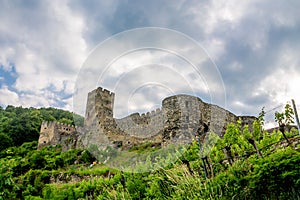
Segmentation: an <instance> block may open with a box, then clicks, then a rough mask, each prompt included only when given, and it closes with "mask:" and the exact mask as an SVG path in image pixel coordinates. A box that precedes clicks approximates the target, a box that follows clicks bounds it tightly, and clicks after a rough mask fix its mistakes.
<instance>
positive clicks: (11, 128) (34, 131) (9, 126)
mask: <svg viewBox="0 0 300 200" xmlns="http://www.w3.org/2000/svg"><path fill="white" fill-rule="evenodd" d="M43 120H45V121H59V122H62V123H67V124H73V125H74V124H76V125H83V117H81V116H79V115H74V117H73V113H71V112H68V111H63V110H60V109H56V108H40V109H36V108H22V107H14V106H7V107H6V108H5V109H3V108H2V107H0V151H1V150H3V149H4V148H7V147H9V146H20V145H22V144H23V143H24V142H31V141H37V140H38V138H39V132H40V127H41V123H42V121H43Z"/></svg>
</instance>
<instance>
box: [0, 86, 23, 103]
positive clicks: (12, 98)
mask: <svg viewBox="0 0 300 200" xmlns="http://www.w3.org/2000/svg"><path fill="white" fill-rule="evenodd" d="M0 96H1V102H0V104H4V105H20V102H19V96H18V94H17V93H15V92H12V91H10V90H9V89H8V87H7V86H2V87H1V88H0Z"/></svg>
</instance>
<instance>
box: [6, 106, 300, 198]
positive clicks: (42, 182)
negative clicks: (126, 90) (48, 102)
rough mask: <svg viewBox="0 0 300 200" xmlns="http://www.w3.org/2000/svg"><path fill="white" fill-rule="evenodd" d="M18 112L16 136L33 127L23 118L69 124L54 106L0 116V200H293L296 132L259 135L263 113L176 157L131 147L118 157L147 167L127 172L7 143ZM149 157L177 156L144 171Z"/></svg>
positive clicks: (75, 155) (298, 163)
mask: <svg viewBox="0 0 300 200" xmlns="http://www.w3.org/2000/svg"><path fill="white" fill-rule="evenodd" d="M7 109H8V110H7ZM9 110H11V111H9ZM18 110H19V112H20V113H19V114H20V115H21V113H24V115H27V116H28V118H27V119H28V120H29V121H24V124H25V125H26V124H27V125H28V126H24V127H25V128H26V129H23V130H22V131H24V130H34V128H33V127H35V124H37V122H36V121H34V122H31V121H30V120H41V119H51V118H52V117H53V118H54V119H55V120H63V121H65V122H67V121H68V120H71V118H68V117H67V116H66V115H64V114H62V113H61V114H60V115H59V117H58V116H57V115H56V114H55V115H54V113H55V112H56V111H57V112H63V111H60V110H56V109H54V110H55V111H54V110H52V109H33V108H30V109H25V110H26V111H21V110H23V109H20V108H13V107H9V108H6V109H5V110H3V109H2V110H1V111H0V112H1V126H0V130H1V134H0V142H1V149H0V199H300V190H299V188H300V178H299V177H300V152H299V147H300V137H299V134H298V131H297V130H296V129H291V130H290V131H285V132H284V134H282V132H281V131H277V130H274V131H273V132H272V133H268V132H266V131H264V130H263V128H262V125H263V123H264V122H263V115H264V112H262V113H261V114H260V115H259V117H258V120H257V121H255V123H254V124H253V126H251V127H248V126H243V125H242V124H241V122H240V121H237V122H236V123H231V124H229V125H228V127H227V130H226V133H225V135H224V137H223V138H219V137H218V136H217V135H215V134H209V135H207V137H206V139H205V140H204V142H203V143H202V144H201V146H200V147H199V143H198V141H193V142H192V144H191V145H189V146H187V147H183V149H180V151H178V152H177V153H176V155H174V154H173V155H168V151H165V152H164V153H165V155H163V156H165V157H162V155H157V154H156V153H157V152H160V151H162V150H163V148H162V149H160V148H158V147H157V146H156V145H155V144H151V143H145V144H143V145H140V146H136V147H133V148H132V149H131V150H130V151H129V152H127V153H126V154H128V155H130V154H132V153H136V154H137V153H138V155H141V156H146V158H145V160H146V161H147V162H145V163H143V164H141V166H137V167H140V168H141V169H142V168H143V169H149V170H148V171H147V170H141V171H142V173H131V172H130V170H128V169H127V170H128V171H124V172H122V171H120V170H117V169H112V168H109V167H108V166H106V165H104V164H95V163H94V164H92V163H93V162H94V161H95V158H94V157H93V156H92V155H91V154H90V153H89V151H86V150H75V149H72V150H69V151H67V152H61V149H60V147H59V146H56V147H44V148H42V149H40V150H37V141H36V139H32V140H31V141H30V142H25V143H22V144H21V145H20V143H21V142H19V143H15V141H14V138H13V135H11V134H12V133H13V131H12V130H9V128H14V130H15V131H16V130H18V131H19V130H20V129H18V128H17V127H16V126H17V125H18V124H17V123H15V122H12V119H11V118H10V117H11V116H12V117H14V116H15V115H16V112H17V111H18ZM42 110H43V111H42ZM45 110H46V111H45ZM51 110H52V111H53V112H52V113H51V114H49V113H48V111H51ZM9 112H11V113H10V114H9ZM27 112H28V113H29V114H25V113H27ZM13 113H15V114H13ZM42 113H43V114H42ZM47 113H48V115H47ZM19 114H18V115H19ZM31 115H32V116H31ZM37 116H39V117H37ZM41 116H42V117H41ZM65 119H68V120H65ZM14 120H17V119H16V118H14ZM18 120H21V119H18ZM2 122H4V123H2ZM5 122H6V123H5ZM19 122H20V121H19ZM38 122H40V121H38ZM5 124H6V127H5ZM8 125H9V127H8V128H7V126H8ZM12 125H13V126H12ZM285 125H286V124H285ZM36 126H37V125H36ZM30 127H31V128H32V129H30ZM37 127H38V126H37ZM5 128H6V129H5ZM3 130H6V131H3ZM8 130H9V132H8ZM18 133H24V132H18ZM29 134H32V135H33V136H34V134H33V133H30V132H29ZM16 135H17V134H16ZM285 137H286V138H285ZM19 138H22V137H21V136H19ZM33 138H34V137H33ZM286 139H288V140H286ZM12 141H13V143H12ZM170 150H172V151H173V150H174V149H172V148H170ZM110 151H113V149H111V150H110ZM115 153H120V152H118V151H116V152H115ZM158 154H159V153H158ZM153 155H157V156H160V157H158V158H159V159H170V158H171V156H173V157H174V156H176V157H178V159H177V160H176V161H175V162H173V163H170V164H169V165H166V166H165V167H164V168H157V167H155V166H152V165H153V163H154V162H152V160H151V159H153V158H152V157H150V156H153ZM147 156H149V157H147ZM168 156H169V157H168ZM170 160H172V159H170ZM173 161H174V159H173ZM151 169H155V170H151Z"/></svg>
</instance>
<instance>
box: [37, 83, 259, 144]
mask: <svg viewBox="0 0 300 200" xmlns="http://www.w3.org/2000/svg"><path fill="white" fill-rule="evenodd" d="M113 104H114V93H112V92H110V91H108V90H105V89H102V88H97V89H95V90H93V91H91V92H90V93H89V94H88V101H87V106H86V114H85V125H84V127H72V126H67V125H63V124H58V123H56V122H43V124H42V126H41V134H40V139H39V147H42V146H46V145H56V144H60V145H62V148H63V150H67V149H70V148H83V147H88V146H91V145H97V147H98V148H99V147H100V148H105V147H107V146H111V147H114V148H120V149H127V148H130V147H132V146H135V145H138V144H141V143H144V142H151V143H155V144H159V145H161V146H167V145H169V144H187V143H190V142H191V141H192V139H193V138H195V137H196V136H203V134H205V133H206V132H208V131H211V132H214V133H216V134H218V135H219V136H221V137H222V136H223V134H224V133H225V129H226V126H227V124H228V123H230V122H234V121H236V120H237V119H238V118H239V117H237V116H235V115H234V114H233V113H231V112H229V111H227V110H225V109H223V108H221V107H219V106H216V105H211V104H208V103H205V102H203V101H202V100H201V99H199V98H198V97H194V96H189V95H176V96H171V97H168V98H166V99H164V100H163V101H162V108H161V109H157V110H155V111H151V112H148V113H145V114H139V113H134V114H132V115H130V116H127V117H124V118H122V119H115V118H113ZM240 118H241V120H242V123H244V124H249V125H251V124H252V123H253V121H254V120H255V117H247V116H243V117H240Z"/></svg>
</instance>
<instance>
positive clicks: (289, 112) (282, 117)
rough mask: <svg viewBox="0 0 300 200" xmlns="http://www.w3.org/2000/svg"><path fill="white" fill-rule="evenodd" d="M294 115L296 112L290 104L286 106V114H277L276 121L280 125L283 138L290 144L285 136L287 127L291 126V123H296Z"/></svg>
mask: <svg viewBox="0 0 300 200" xmlns="http://www.w3.org/2000/svg"><path fill="white" fill-rule="evenodd" d="M293 115H294V111H293V109H292V106H291V105H290V104H286V105H285V107H284V112H282V113H280V112H275V121H276V122H277V123H278V125H279V131H280V132H281V133H282V135H283V137H284V138H285V140H286V141H287V143H288V144H290V142H289V139H288V138H287V136H286V135H285V132H284V129H285V127H286V126H288V125H290V124H291V123H294V117H293Z"/></svg>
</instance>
